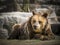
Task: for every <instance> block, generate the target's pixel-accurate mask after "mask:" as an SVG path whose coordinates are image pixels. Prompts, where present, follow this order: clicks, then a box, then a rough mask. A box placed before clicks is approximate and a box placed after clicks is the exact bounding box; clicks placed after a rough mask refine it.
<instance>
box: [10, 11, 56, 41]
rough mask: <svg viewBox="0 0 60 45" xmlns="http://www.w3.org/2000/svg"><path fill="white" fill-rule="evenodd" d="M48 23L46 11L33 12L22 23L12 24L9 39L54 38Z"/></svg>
mask: <svg viewBox="0 0 60 45" xmlns="http://www.w3.org/2000/svg"><path fill="white" fill-rule="evenodd" d="M54 38H55V37H54V34H53V33H52V30H51V27H50V24H49V23H48V20H47V13H44V14H43V15H41V14H35V13H34V12H33V16H31V17H30V19H29V20H28V21H27V22H25V23H24V24H21V25H19V24H16V25H14V26H13V31H12V33H11V35H10V37H9V39H40V40H50V39H54Z"/></svg>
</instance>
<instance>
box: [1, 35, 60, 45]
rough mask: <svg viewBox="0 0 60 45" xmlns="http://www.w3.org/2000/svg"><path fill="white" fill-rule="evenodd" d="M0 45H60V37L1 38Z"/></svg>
mask: <svg viewBox="0 0 60 45" xmlns="http://www.w3.org/2000/svg"><path fill="white" fill-rule="evenodd" d="M0 45H60V37H57V36H56V39H55V40H49V41H41V40H2V39H0Z"/></svg>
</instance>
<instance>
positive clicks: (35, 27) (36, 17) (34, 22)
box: [28, 12, 48, 33]
mask: <svg viewBox="0 0 60 45" xmlns="http://www.w3.org/2000/svg"><path fill="white" fill-rule="evenodd" d="M47 16H48V14H47V13H44V14H43V15H41V14H40V13H39V14H38V13H35V12H33V16H32V17H31V18H30V19H29V21H28V22H29V24H28V25H29V27H30V28H32V29H30V30H31V31H33V32H35V33H40V32H42V29H44V28H45V26H46V24H47Z"/></svg>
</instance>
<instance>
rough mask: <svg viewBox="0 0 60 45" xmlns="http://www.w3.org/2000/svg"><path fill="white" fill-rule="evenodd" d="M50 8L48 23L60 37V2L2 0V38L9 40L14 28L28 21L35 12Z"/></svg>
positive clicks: (53, 0)
mask: <svg viewBox="0 0 60 45" xmlns="http://www.w3.org/2000/svg"><path fill="white" fill-rule="evenodd" d="M49 7H50V9H51V10H52V13H51V15H50V16H48V21H49V23H50V24H51V28H52V31H53V33H54V34H55V35H58V36H60V0H0V24H1V25H0V37H1V38H2V37H3V38H4V37H5V38H8V35H10V33H11V30H12V26H13V25H14V24H16V23H23V22H25V21H27V20H28V19H29V17H31V16H32V13H31V12H32V11H33V10H35V9H38V10H39V11H40V8H41V9H42V8H47V9H48V8H49ZM38 10H37V11H38ZM2 35H3V36H2Z"/></svg>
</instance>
